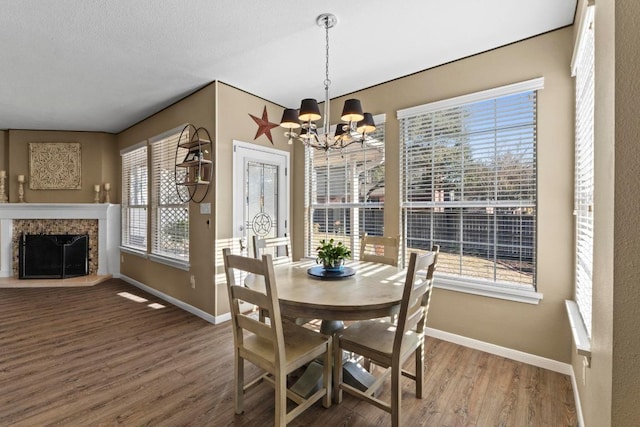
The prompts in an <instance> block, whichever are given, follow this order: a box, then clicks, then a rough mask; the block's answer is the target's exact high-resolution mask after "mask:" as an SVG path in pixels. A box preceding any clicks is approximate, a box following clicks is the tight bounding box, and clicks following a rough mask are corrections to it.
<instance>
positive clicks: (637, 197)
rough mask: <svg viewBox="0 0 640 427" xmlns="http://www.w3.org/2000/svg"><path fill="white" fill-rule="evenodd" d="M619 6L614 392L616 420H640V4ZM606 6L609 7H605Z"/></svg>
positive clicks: (626, 1) (628, 1)
mask: <svg viewBox="0 0 640 427" xmlns="http://www.w3.org/2000/svg"><path fill="white" fill-rule="evenodd" d="M609 1H610V3H611V4H615V10H614V14H615V17H616V18H615V42H616V43H615V62H614V63H615V76H616V77H615V82H616V83H615V84H616V87H615V125H614V126H615V153H614V158H615V192H614V194H615V205H614V222H615V228H614V247H615V250H614V251H613V253H614V254H615V255H614V257H613V271H614V275H613V280H614V292H613V297H614V298H613V310H612V312H613V325H612V326H613V328H612V329H613V355H614V358H613V384H612V386H613V390H612V397H611V399H612V407H611V413H612V417H611V424H612V425H615V426H632V425H638V423H639V420H640V405H638V396H639V395H640V339H638V331H640V314H639V313H640V309H639V308H638V307H640V287H639V284H640V280H639V278H638V255H639V254H640V226H639V225H638V209H639V207H640V189H639V188H638V179H639V177H640V144H639V142H640V138H639V135H640V121H639V120H638V106H639V105H640V102H638V100H639V99H640V84H639V83H638V77H637V74H638V70H640V43H639V42H638V29H639V25H640V4H639V2H638V1H637V0H618V1H615V2H614V1H613V0H609ZM605 7H606V6H605Z"/></svg>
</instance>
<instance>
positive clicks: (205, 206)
mask: <svg viewBox="0 0 640 427" xmlns="http://www.w3.org/2000/svg"><path fill="white" fill-rule="evenodd" d="M200 213H201V214H202V215H210V214H211V203H200Z"/></svg>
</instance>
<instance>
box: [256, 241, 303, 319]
mask: <svg viewBox="0 0 640 427" xmlns="http://www.w3.org/2000/svg"><path fill="white" fill-rule="evenodd" d="M291 253H292V252H291V239H290V238H289V236H288V235H286V234H285V235H284V236H283V237H258V236H256V235H255V234H254V235H253V257H254V258H257V259H260V257H261V256H262V255H265V254H270V255H271V256H272V259H273V264H274V265H279V264H286V263H289V262H292V261H293V258H292V255H291ZM258 315H259V316H260V321H261V322H264V321H265V318H267V317H269V315H268V314H267V313H266V312H265V310H262V309H261V308H259V309H258Z"/></svg>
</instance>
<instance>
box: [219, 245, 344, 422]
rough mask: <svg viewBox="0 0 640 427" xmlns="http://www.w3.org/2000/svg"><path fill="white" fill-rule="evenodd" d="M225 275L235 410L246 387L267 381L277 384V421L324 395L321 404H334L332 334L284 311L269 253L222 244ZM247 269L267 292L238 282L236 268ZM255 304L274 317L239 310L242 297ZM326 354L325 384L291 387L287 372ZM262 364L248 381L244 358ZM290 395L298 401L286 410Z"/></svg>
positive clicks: (241, 405)
mask: <svg viewBox="0 0 640 427" xmlns="http://www.w3.org/2000/svg"><path fill="white" fill-rule="evenodd" d="M223 258H224V269H225V274H226V277H227V290H228V294H229V305H230V307H231V322H232V329H233V343H234V345H233V348H234V406H235V412H236V414H241V413H242V412H243V411H244V395H245V392H246V391H248V390H249V389H251V388H252V387H254V386H256V385H257V384H259V383H261V382H263V381H266V382H268V383H269V384H271V385H272V386H274V388H275V425H276V426H285V425H286V424H287V423H289V422H290V421H291V420H292V419H294V418H295V417H296V416H298V415H299V414H300V413H302V412H303V411H304V410H306V409H307V408H308V407H310V406H311V405H313V404H314V403H315V402H317V401H318V400H320V399H322V398H324V399H323V406H324V407H326V408H328V407H330V406H331V351H332V340H331V337H327V336H323V335H320V334H318V333H317V332H314V331H312V330H310V329H307V328H304V327H302V326H298V325H296V324H294V323H291V322H289V321H286V320H282V318H281V316H280V305H279V303H278V292H277V287H276V279H275V276H274V272H273V262H272V257H271V255H263V256H262V258H261V259H255V258H249V257H244V256H240V255H232V254H231V251H230V249H229V248H225V249H223ZM237 272H246V273H249V274H253V275H255V276H260V277H261V278H262V279H263V280H264V285H265V293H262V292H259V291H256V290H252V289H249V288H246V287H244V286H243V285H242V284H241V283H240V284H239V283H236V273H237ZM241 301H245V302H248V303H251V304H255V305H257V306H259V307H262V308H263V309H264V310H267V311H268V314H269V318H270V320H271V321H270V322H269V323H263V322H260V321H258V320H256V319H255V318H253V317H251V316H250V315H247V314H244V313H242V312H241V311H240V302H241ZM321 356H323V384H322V388H320V389H319V390H318V391H316V392H315V393H313V394H312V395H311V396H309V397H308V398H304V397H302V396H299V395H297V394H295V393H294V392H293V391H291V390H289V389H288V388H287V375H288V374H290V373H291V372H293V371H294V370H296V369H298V368H300V367H301V366H303V365H305V364H307V363H310V362H312V361H314V360H315V359H316V358H318V357H321ZM245 360H247V361H249V362H251V363H253V364H254V365H256V366H258V367H259V368H261V369H262V370H263V371H265V373H264V374H263V375H261V376H259V377H258V378H256V379H254V380H253V381H249V382H247V383H245V378H244V361H245ZM287 398H288V399H290V400H292V401H293V402H294V403H296V405H297V406H296V407H295V408H293V409H292V410H291V411H289V412H287Z"/></svg>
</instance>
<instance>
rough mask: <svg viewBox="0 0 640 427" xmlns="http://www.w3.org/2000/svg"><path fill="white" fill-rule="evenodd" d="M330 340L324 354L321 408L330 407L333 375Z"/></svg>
mask: <svg viewBox="0 0 640 427" xmlns="http://www.w3.org/2000/svg"><path fill="white" fill-rule="evenodd" d="M331 341H332V340H331V339H329V342H328V343H327V351H326V352H325V354H324V362H323V363H324V366H323V375H322V384H323V386H324V388H325V390H326V394H325V395H324V399H323V400H322V406H324V407H325V408H330V407H331V376H332V375H333V367H332V366H331V359H333V346H332V342H331Z"/></svg>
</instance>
